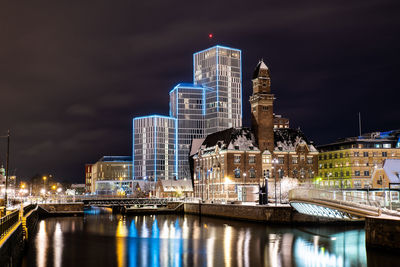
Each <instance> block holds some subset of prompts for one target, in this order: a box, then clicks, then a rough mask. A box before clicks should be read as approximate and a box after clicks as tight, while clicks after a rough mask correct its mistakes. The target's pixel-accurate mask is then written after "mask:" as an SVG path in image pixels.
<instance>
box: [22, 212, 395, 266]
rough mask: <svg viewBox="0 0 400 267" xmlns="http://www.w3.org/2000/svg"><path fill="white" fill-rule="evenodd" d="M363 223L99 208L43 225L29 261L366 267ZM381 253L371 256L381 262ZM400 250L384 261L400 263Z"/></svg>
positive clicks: (36, 263) (26, 262)
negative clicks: (278, 222)
mask: <svg viewBox="0 0 400 267" xmlns="http://www.w3.org/2000/svg"><path fill="white" fill-rule="evenodd" d="M364 238H365V234H364V230H363V229H362V226H360V227H358V228H345V227H319V228H309V227H307V228H290V227H270V226H266V225H263V224H257V223H246V222H235V221H229V222H227V221H226V220H221V219H213V218H204V217H201V218H200V217H196V216H175V215H157V216H120V215H112V214H109V213H106V214H104V213H102V212H99V211H96V212H91V213H90V214H87V215H85V216H84V217H75V218H48V219H46V220H44V221H41V222H40V223H39V227H38V232H37V234H36V236H35V238H34V242H33V243H34V245H33V246H29V250H28V253H27V255H26V256H25V258H24V261H23V266H39V267H44V266H50V265H52V266H218V267H219V266H243V267H247V266H366V265H367V252H366V250H365V241H364ZM376 257H377V256H376V255H375V254H374V252H369V253H368V260H369V261H373V262H376ZM398 260H399V256H397V255H389V256H387V257H384V260H383V261H382V265H395V263H396V262H397V261H398Z"/></svg>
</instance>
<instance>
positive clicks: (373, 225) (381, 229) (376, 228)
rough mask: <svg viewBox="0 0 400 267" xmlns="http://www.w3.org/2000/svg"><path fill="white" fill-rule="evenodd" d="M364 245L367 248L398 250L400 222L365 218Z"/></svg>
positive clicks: (399, 244)
mask: <svg viewBox="0 0 400 267" xmlns="http://www.w3.org/2000/svg"><path fill="white" fill-rule="evenodd" d="M365 243H366V245H367V246H368V247H381V248H385V249H393V250H398V249H400V220H399V219H397V220H395V219H387V218H377V217H367V218H365Z"/></svg>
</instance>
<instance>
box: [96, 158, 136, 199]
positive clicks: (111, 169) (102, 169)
mask: <svg viewBox="0 0 400 267" xmlns="http://www.w3.org/2000/svg"><path fill="white" fill-rule="evenodd" d="M131 177H132V157H130V156H104V157H102V158H101V159H99V160H98V161H97V162H96V163H94V164H92V165H91V182H90V192H91V193H94V192H96V182H98V181H120V180H130V179H131Z"/></svg>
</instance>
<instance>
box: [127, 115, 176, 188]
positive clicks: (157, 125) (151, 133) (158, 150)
mask: <svg viewBox="0 0 400 267" xmlns="http://www.w3.org/2000/svg"><path fill="white" fill-rule="evenodd" d="M176 130H177V119H176V118H174V117H167V116H161V115H151V116H145V117H137V118H134V119H133V129H132V132H133V138H132V140H133V144H132V148H133V149H132V164H133V166H132V170H133V178H134V179H139V180H150V181H157V180H159V179H161V180H164V179H174V178H176V176H177V173H178V168H177V167H178V166H177V164H176V162H177V155H178V154H177V153H176V150H177V138H176V135H177V134H176Z"/></svg>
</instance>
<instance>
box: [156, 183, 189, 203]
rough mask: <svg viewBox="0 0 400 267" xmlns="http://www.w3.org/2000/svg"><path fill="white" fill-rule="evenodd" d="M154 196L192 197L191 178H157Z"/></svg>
mask: <svg viewBox="0 0 400 267" xmlns="http://www.w3.org/2000/svg"><path fill="white" fill-rule="evenodd" d="M156 197H157V198H168V197H177V198H182V197H193V186H192V181H191V180H185V179H181V180H159V181H157V184H156Z"/></svg>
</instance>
